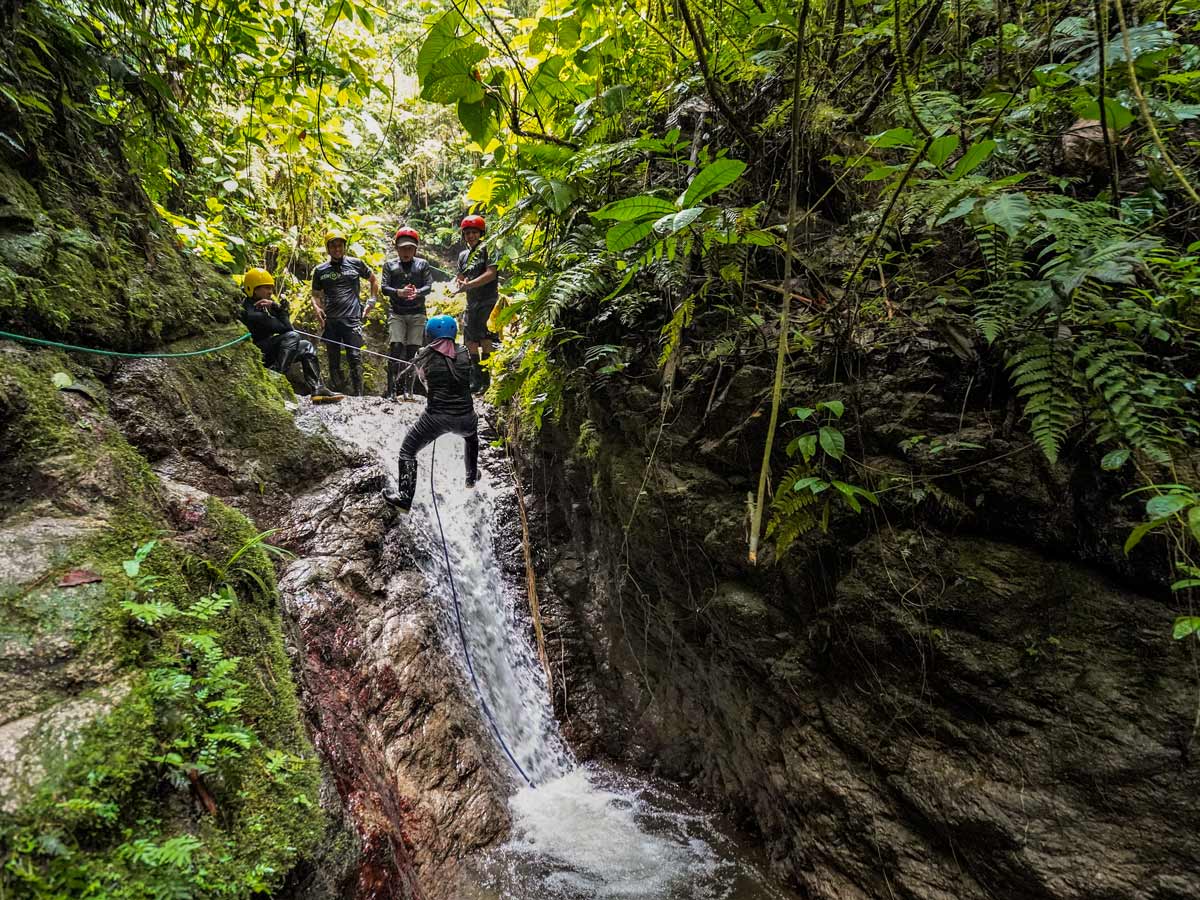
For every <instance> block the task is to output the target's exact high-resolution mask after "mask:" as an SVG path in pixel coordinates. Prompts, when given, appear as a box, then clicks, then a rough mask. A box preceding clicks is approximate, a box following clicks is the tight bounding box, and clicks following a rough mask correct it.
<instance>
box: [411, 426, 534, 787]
mask: <svg viewBox="0 0 1200 900" xmlns="http://www.w3.org/2000/svg"><path fill="white" fill-rule="evenodd" d="M436 459H437V441H434V442H433V446H432V448H430V454H429V493H430V494H431V495H432V496H433V514H434V515H435V516H436V517H437V526H438V535H439V536H440V537H441V540H442V558H443V559H444V560H445V562H446V580H447V581H448V582H449V583H450V597H451V598H452V599H453V601H454V621H455V622H456V623H457V625H458V639H459V641H460V642H461V643H462V650H463V656H464V657H466V660H467V671H468V672H469V673H470V674H471V682H472V683H473V684H474V685H475V693H476V694H477V695H478V697H479V705H480V706H481V707H482V708H483V714H484V716H485V717H487V720H488V724H490V725H491V726H492V733H493V734H494V735H496V740H497V741H499V742H500V747H501V749H502V750H504V755H505V756H507V757H508V761H509V762H511V763H512V764H513V766H514V767H515V768H516V770H517V771H518V772H520V773H521V777H522V778H524V779H525V783H526V784H527V785H529V786H530V787H531V788H536V787H537V785H536V784H534V783H533V779H531V778H530V777H529V776H528V775H526V774H525V770H524V769H522V768H521V764H520V763H519V762H517V758H516V757H515V756H514V755H513V752H512V751H511V750H510V749H508V744H507V743H505V741H504V736H503V735H502V734H500V727H499V726H498V725H497V724H496V719H495V717H493V716H492V710H491V708H490V707H489V706H488V702H487V700H486V699H484V696H483V688H482V687H480V686H479V678H478V677H477V676H476V675H475V665H474V663H472V662H471V651H470V650H468V649H467V633H466V630H465V629H464V628H463V620H462V609H461V608H460V607H459V603H458V590H457V589H456V588H455V587H454V573H453V572H451V571H450V549H449V547H448V546H447V544H446V532H445V531H443V530H442V513H441V510H439V509H438V501H437V490H436V488H435V487H434V483H433V470H434V462H435V461H436Z"/></svg>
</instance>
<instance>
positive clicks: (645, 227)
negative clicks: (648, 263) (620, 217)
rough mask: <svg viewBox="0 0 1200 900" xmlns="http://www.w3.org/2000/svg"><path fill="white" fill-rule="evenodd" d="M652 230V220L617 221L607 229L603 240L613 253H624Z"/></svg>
mask: <svg viewBox="0 0 1200 900" xmlns="http://www.w3.org/2000/svg"><path fill="white" fill-rule="evenodd" d="M653 230H654V223H653V222H618V223H617V224H616V225H614V226H613V227H612V228H610V229H608V233H607V234H605V236H604V241H605V243H606V244H607V245H608V249H609V250H611V251H612V252H613V253H624V252H625V251H626V250H628V249H629V248H630V247H632V246H634V245H635V244H637V243H638V242H639V241H640V240H642V238H644V237H645V236H646V235H648V234H649V233H650V232H651V231H653Z"/></svg>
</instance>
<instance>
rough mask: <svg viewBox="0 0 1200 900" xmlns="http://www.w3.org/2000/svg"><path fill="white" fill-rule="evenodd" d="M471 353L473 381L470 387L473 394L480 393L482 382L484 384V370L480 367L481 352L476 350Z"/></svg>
mask: <svg viewBox="0 0 1200 900" xmlns="http://www.w3.org/2000/svg"><path fill="white" fill-rule="evenodd" d="M470 353H471V382H470V389H471V393H472V394H478V393H479V388H480V384H482V376H483V370H482V369H481V368H480V367H479V354H478V353H476V352H475V351H474V350H472V351H470Z"/></svg>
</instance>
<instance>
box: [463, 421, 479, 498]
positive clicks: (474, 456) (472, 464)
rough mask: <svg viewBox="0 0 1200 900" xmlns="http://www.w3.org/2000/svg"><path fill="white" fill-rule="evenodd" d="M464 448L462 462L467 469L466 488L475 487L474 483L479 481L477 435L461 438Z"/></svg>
mask: <svg viewBox="0 0 1200 900" xmlns="http://www.w3.org/2000/svg"><path fill="white" fill-rule="evenodd" d="M463 442H464V444H465V446H464V447H463V462H464V463H465V464H466V468H467V480H466V485H467V487H468V488H473V487H475V482H477V481H478V480H479V433H478V432H476V433H475V434H470V435H467V436H466V437H464V438H463Z"/></svg>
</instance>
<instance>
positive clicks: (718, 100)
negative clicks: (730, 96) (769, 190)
mask: <svg viewBox="0 0 1200 900" xmlns="http://www.w3.org/2000/svg"><path fill="white" fill-rule="evenodd" d="M678 3H679V12H680V14H681V15H682V16H683V23H684V25H686V26H687V32H688V36H689V37H690V38H691V39H692V46H693V47H694V48H695V49H696V62H697V63H699V64H700V75H701V76H702V77H703V78H704V86H705V88H706V89H707V90H708V96H709V98H710V99H711V100H712V102H713V105H714V106H716V107H717V111H718V112H720V113H721V118H723V119H724V120H725V124H726V125H728V126H729V127H730V129H732V131H733V133H734V134H735V135H736V136H737V138H738V140H740V141H741V142H742V146H743V147H745V148H746V150H747V151H748V152H749V155H750V156H754V155H755V152H754V147H752V146H751V145H750V142H749V141H748V140H747V139H746V136H745V135H744V134H743V133H742V124H741V122H739V121H738V117H737V114H736V113H735V112H734V111H733V110H732V109H730V107H729V104H728V103H727V102H726V101H725V98H724V97H723V96H722V95H721V91H720V89H719V87H718V85H717V83H716V81H715V80H714V79H713V77H712V72H711V71H710V70H709V68H708V56H707V54H706V53H705V52H704V43H703V41H701V39H700V32H699V31H698V30H697V28H696V20H695V19H694V18H693V17H692V11H691V9H690V8H689V7H688V4H687V0H678Z"/></svg>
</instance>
